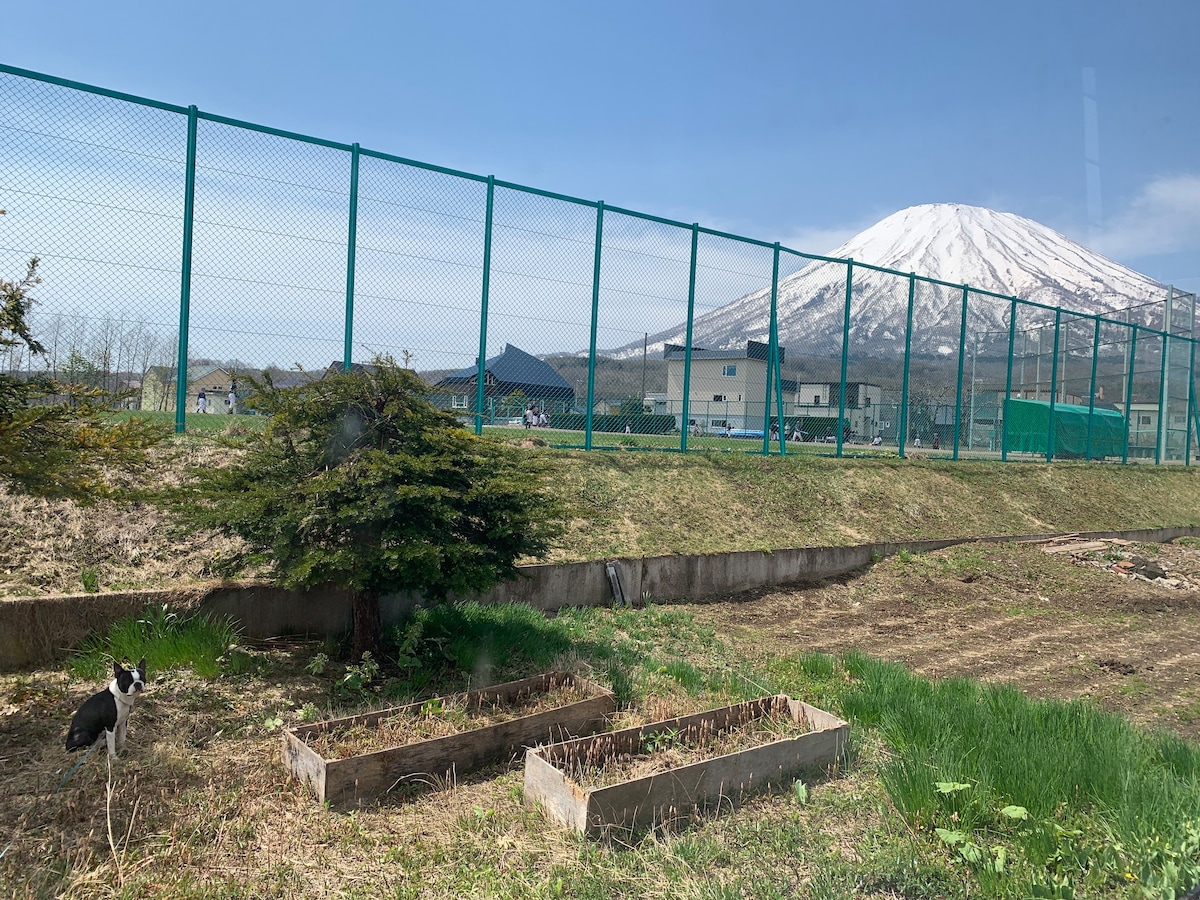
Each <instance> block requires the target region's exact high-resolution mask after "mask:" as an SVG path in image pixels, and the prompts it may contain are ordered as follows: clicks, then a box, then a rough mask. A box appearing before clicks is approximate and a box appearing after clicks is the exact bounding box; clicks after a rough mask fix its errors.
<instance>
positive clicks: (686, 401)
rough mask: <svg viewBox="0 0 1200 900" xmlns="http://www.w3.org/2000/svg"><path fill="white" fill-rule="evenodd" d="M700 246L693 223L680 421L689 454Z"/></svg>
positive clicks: (681, 443)
mask: <svg viewBox="0 0 1200 900" xmlns="http://www.w3.org/2000/svg"><path fill="white" fill-rule="evenodd" d="M699 245H700V226H699V224H697V223H695V222H693V223H692V261H691V264H690V265H689V267H688V307H687V332H686V335H687V336H686V338H685V339H684V343H685V344H686V346H685V347H684V348H683V419H682V420H681V421H680V423H679V424H680V426H681V428H680V431H681V432H682V434H681V435H680V436H679V447H680V449H681V450H682V451H684V452H685V453H686V452H687V439H688V429H689V428H691V424H692V419H691V416H692V321H693V320H694V319H695V317H696V252H697V250H698V248H699Z"/></svg>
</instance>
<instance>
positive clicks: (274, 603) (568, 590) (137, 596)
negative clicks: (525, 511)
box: [0, 526, 1200, 668]
mask: <svg viewBox="0 0 1200 900" xmlns="http://www.w3.org/2000/svg"><path fill="white" fill-rule="evenodd" d="M1056 536H1057V535H1054V534H1030V535H1005V536H994V537H983V538H945V539H938V540H927V541H896V542H884V543H871V544H856V545H853V546H848V547H800V548H794V549H786V550H774V551H753V550H752V551H742V552H738V553H713V554H708V555H704V556H655V557H646V558H642V559H619V560H612V561H611V562H613V563H614V564H615V565H616V568H617V571H618V573H619V577H620V581H621V589H622V592H623V593H624V595H625V597H626V598H627V599H630V600H632V601H633V602H638V601H640V600H642V599H644V598H652V599H654V600H659V601H664V600H710V599H715V598H718V597H728V595H730V594H735V593H738V592H740V591H747V590H751V589H753V588H759V587H764V586H767V585H786V584H797V583H804V582H813V581H820V580H821V579H823V578H833V577H835V576H838V575H844V574H846V573H847V572H853V571H854V570H856V569H861V568H863V567H865V566H868V565H870V564H871V563H872V562H873V561H875V560H878V559H882V558H883V557H886V556H893V555H895V554H897V553H899V552H900V551H901V550H908V551H909V552H911V553H923V552H928V551H931V550H940V549H942V548H944V547H952V546H954V545H956V544H967V543H972V542H976V541H985V542H1006V541H1023V540H1038V539H1044V538H1051V537H1056ZM1180 537H1200V526H1179V527H1171V528H1142V529H1134V530H1128V531H1088V532H1080V533H1079V538H1080V539H1081V540H1085V539H1092V538H1123V539H1125V540H1129V541H1138V542H1144V543H1164V542H1167V541H1172V540H1175V539H1176V538H1180ZM605 565H606V563H605V562H604V561H597V562H585V563H566V564H563V565H555V566H522V567H521V569H520V574H519V575H518V577H517V578H516V579H514V580H513V581H509V582H505V583H504V584H501V585H497V586H496V587H494V588H492V589H491V590H489V591H485V592H483V593H481V594H476V595H472V596H471V597H463V598H453V599H475V600H478V601H480V602H481V603H524V604H527V605H529V606H532V607H534V608H535V609H540V610H545V611H547V612H552V611H554V610H557V609H561V608H563V607H568V606H607V605H609V604H611V603H612V590H611V587H610V584H609V580H608V575H607V573H606V571H605ZM420 602H421V598H420V596H419V595H412V594H396V595H392V596H389V597H385V598H384V600H383V604H382V605H383V609H382V612H383V621H384V622H385V623H393V622H398V621H401V620H403V618H404V617H405V616H406V615H407V614H408V613H409V612H410V611H411V610H412V609H413V607H414V606H416V605H418V604H419V603H420ZM164 603H165V604H168V605H170V606H171V607H172V608H175V609H180V610H189V611H191V610H198V611H202V612H207V613H212V614H215V615H220V616H228V617H229V618H231V619H233V620H234V621H235V622H237V623H238V624H239V625H240V626H241V628H242V630H243V632H244V633H245V635H246V636H247V637H251V638H263V637H272V636H274V635H280V634H311V635H329V634H340V633H344V632H346V631H348V630H349V629H350V625H351V616H350V600H349V597H348V595H347V594H346V593H345V592H343V591H308V592H301V591H292V590H286V589H284V588H279V587H275V586H273V585H271V584H265V583H261V582H249V583H247V582H241V583H221V584H211V585H198V586H189V587H188V588H186V589H183V590H165V591H131V592H127V593H116V594H79V595H71V596H59V597H29V598H19V599H15V600H0V668H17V667H24V666H34V665H38V664H39V663H42V662H47V661H49V660H51V659H54V658H55V657H58V656H61V655H62V654H63V652H64V651H67V650H70V649H72V648H74V647H77V646H79V644H80V643H81V642H82V641H83V640H84V639H85V638H86V637H87V636H88V634H90V633H91V632H93V631H96V630H101V629H103V628H105V627H107V625H108V624H109V623H111V622H113V621H115V620H117V619H120V618H122V617H124V616H128V615H132V614H136V613H139V612H141V611H142V610H144V609H145V608H146V607H147V606H156V605H160V604H164Z"/></svg>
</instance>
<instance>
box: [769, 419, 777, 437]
mask: <svg viewBox="0 0 1200 900" xmlns="http://www.w3.org/2000/svg"><path fill="white" fill-rule="evenodd" d="M769 440H772V441H777V440H779V425H778V424H777V423H775V422H772V423H771V435H770V438H769Z"/></svg>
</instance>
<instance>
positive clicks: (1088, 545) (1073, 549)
mask: <svg viewBox="0 0 1200 900" xmlns="http://www.w3.org/2000/svg"><path fill="white" fill-rule="evenodd" d="M1107 547H1108V544H1107V543H1106V542H1105V541H1085V542H1083V543H1077V544H1056V545H1055V546H1053V547H1043V548H1042V552H1043V553H1077V552H1083V551H1085V550H1104V549H1105V548H1107Z"/></svg>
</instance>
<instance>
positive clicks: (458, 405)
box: [450, 394, 467, 409]
mask: <svg viewBox="0 0 1200 900" xmlns="http://www.w3.org/2000/svg"><path fill="white" fill-rule="evenodd" d="M450 405H451V406H453V407H454V408H455V409H466V408H467V395H466V394H455V395H454V396H453V397H451V398H450Z"/></svg>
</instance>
